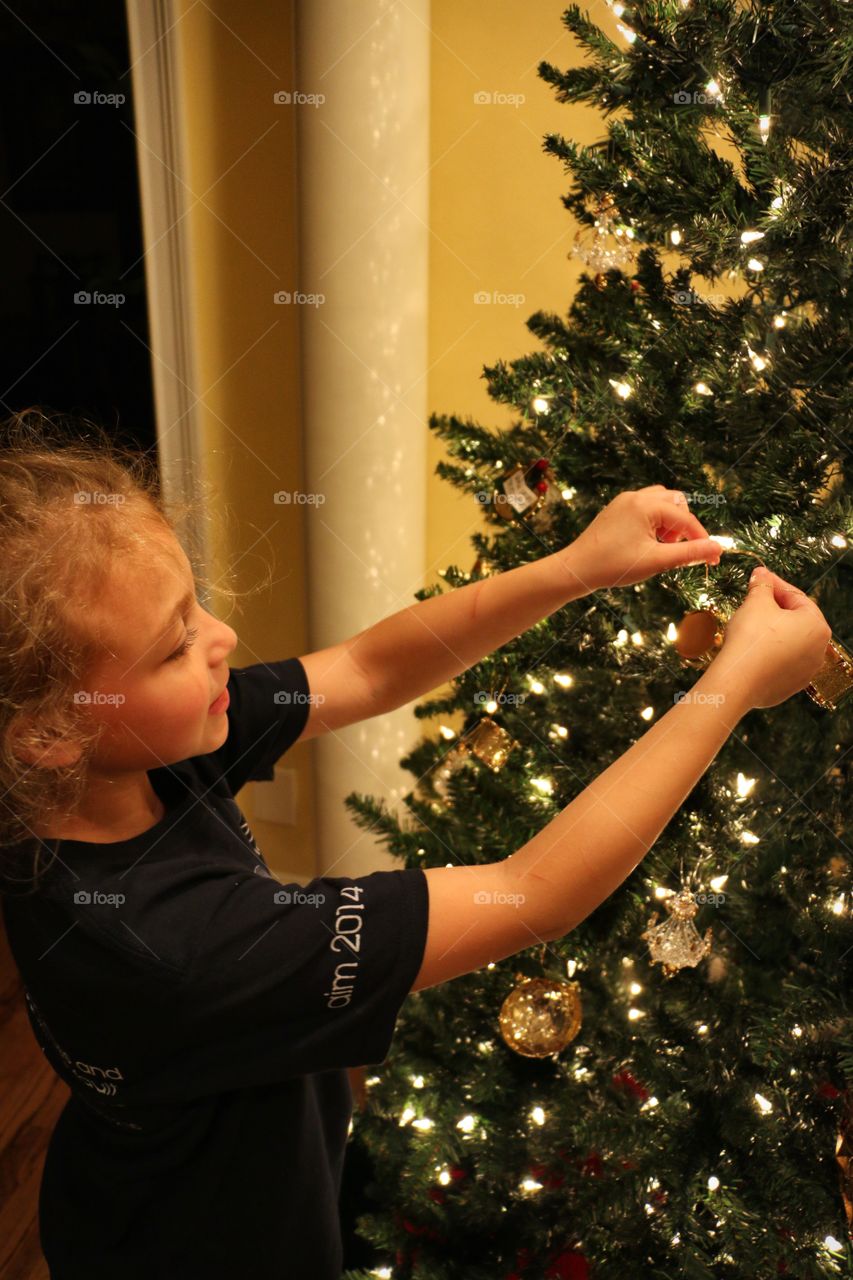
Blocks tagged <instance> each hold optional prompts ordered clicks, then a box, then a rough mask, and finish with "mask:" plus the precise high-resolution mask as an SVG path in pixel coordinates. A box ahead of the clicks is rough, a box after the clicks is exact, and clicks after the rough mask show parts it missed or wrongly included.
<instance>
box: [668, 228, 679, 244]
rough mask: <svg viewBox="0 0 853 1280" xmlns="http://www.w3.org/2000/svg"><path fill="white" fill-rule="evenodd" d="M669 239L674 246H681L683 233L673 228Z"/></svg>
mask: <svg viewBox="0 0 853 1280" xmlns="http://www.w3.org/2000/svg"><path fill="white" fill-rule="evenodd" d="M669 239H670V242H671V243H672V244H681V232H680V231H679V230H678V227H673V229H672V231H670V233H669Z"/></svg>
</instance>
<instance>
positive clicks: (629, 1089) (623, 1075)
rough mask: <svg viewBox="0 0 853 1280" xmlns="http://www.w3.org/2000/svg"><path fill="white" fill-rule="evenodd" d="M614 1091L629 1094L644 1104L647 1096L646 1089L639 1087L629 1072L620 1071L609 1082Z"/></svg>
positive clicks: (637, 1081)
mask: <svg viewBox="0 0 853 1280" xmlns="http://www.w3.org/2000/svg"><path fill="white" fill-rule="evenodd" d="M611 1084H612V1085H613V1087H614V1089H623V1090H624V1091H625V1092H626V1093H631V1094H633V1095H634V1097H635V1098H639V1099H640V1101H641V1102H645V1100H646V1098H648V1096H649V1091H648V1089H646V1088H645V1086H644V1085H641V1084H640V1082H639V1080H635V1079H634V1077H633V1076H632V1075H631V1072H630V1071H620V1072H619V1074H618V1075H615V1076H614V1077H613V1079H612V1080H611Z"/></svg>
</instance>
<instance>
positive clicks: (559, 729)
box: [550, 724, 569, 738]
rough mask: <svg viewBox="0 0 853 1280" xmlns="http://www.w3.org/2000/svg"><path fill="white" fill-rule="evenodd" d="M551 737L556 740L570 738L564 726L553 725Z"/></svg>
mask: <svg viewBox="0 0 853 1280" xmlns="http://www.w3.org/2000/svg"><path fill="white" fill-rule="evenodd" d="M550 736H551V737H554V738H568V736H569V731H568V729H567V728H566V726H565V725H564V724H552V725H551V734H550Z"/></svg>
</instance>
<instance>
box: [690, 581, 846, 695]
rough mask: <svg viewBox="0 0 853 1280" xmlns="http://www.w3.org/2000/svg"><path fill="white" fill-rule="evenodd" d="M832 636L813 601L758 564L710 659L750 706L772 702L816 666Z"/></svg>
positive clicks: (808, 677)
mask: <svg viewBox="0 0 853 1280" xmlns="http://www.w3.org/2000/svg"><path fill="white" fill-rule="evenodd" d="M831 636H832V628H831V627H830V626H829V624H828V623H827V621H826V618H825V617H824V616H823V614H822V613H821V611H820V609H819V608H818V607H817V605H816V604H815V602H814V601H813V600H810V599H809V597H808V596H807V595H806V594H805V593H804V592H803V591H800V590H798V589H797V587H794V586H791V584H790V583H789V582H785V580H784V579H783V578H780V577H779V576H778V575H777V574H775V573H772V572H771V571H770V570H769V569H766V568H764V566H763V565H761V566H759V567H758V568H756V569H754V570H753V573H752V577H751V578H750V580H749V590H748V592H747V595H746V599H745V600H744V602H743V604H742V605H741V606H740V608H738V609H737V610H736V612H735V613H734V614H733V615H732V617H731V618H730V619H729V622H728V623H727V624H726V630H725V634H724V637H723V644H722V648H721V649H720V651H719V653H718V654H717V656H716V657H715V658H714V661H713V663H712V664H711V665H712V666H714V667H720V668H722V669H724V670H726V671H727V672H730V673H731V675H732V677H733V678H734V679H735V680H736V681H737V683H738V684H739V685H740V686H741V687H742V688H743V689H744V690H745V692H746V696H747V698H748V699H749V702H750V705H751V706H753V707H775V706H778V704H779V703H780V702H784V701H785V699H786V698H790V697H791V695H792V694H794V693H799V692H800V690H801V689H805V687H806V685H807V684H808V683H809V682H810V681H811V679H812V677H813V676H814V675H815V674H816V672H817V671H819V670H820V668H821V667H822V666H823V663H824V659H825V657H826V646H827V644H828V643H829V640H830V638H831Z"/></svg>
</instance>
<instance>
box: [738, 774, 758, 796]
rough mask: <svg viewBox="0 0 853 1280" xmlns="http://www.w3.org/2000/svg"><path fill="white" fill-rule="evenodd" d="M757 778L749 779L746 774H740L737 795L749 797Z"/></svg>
mask: <svg viewBox="0 0 853 1280" xmlns="http://www.w3.org/2000/svg"><path fill="white" fill-rule="evenodd" d="M755 783H756V779H755V778H747V777H746V776H745V775H744V774H742V773H739V774H738V776H737V793H738V795H739V796H748V795H749V794H750V792H751V791H752V789H753V787H754V786H755Z"/></svg>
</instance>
